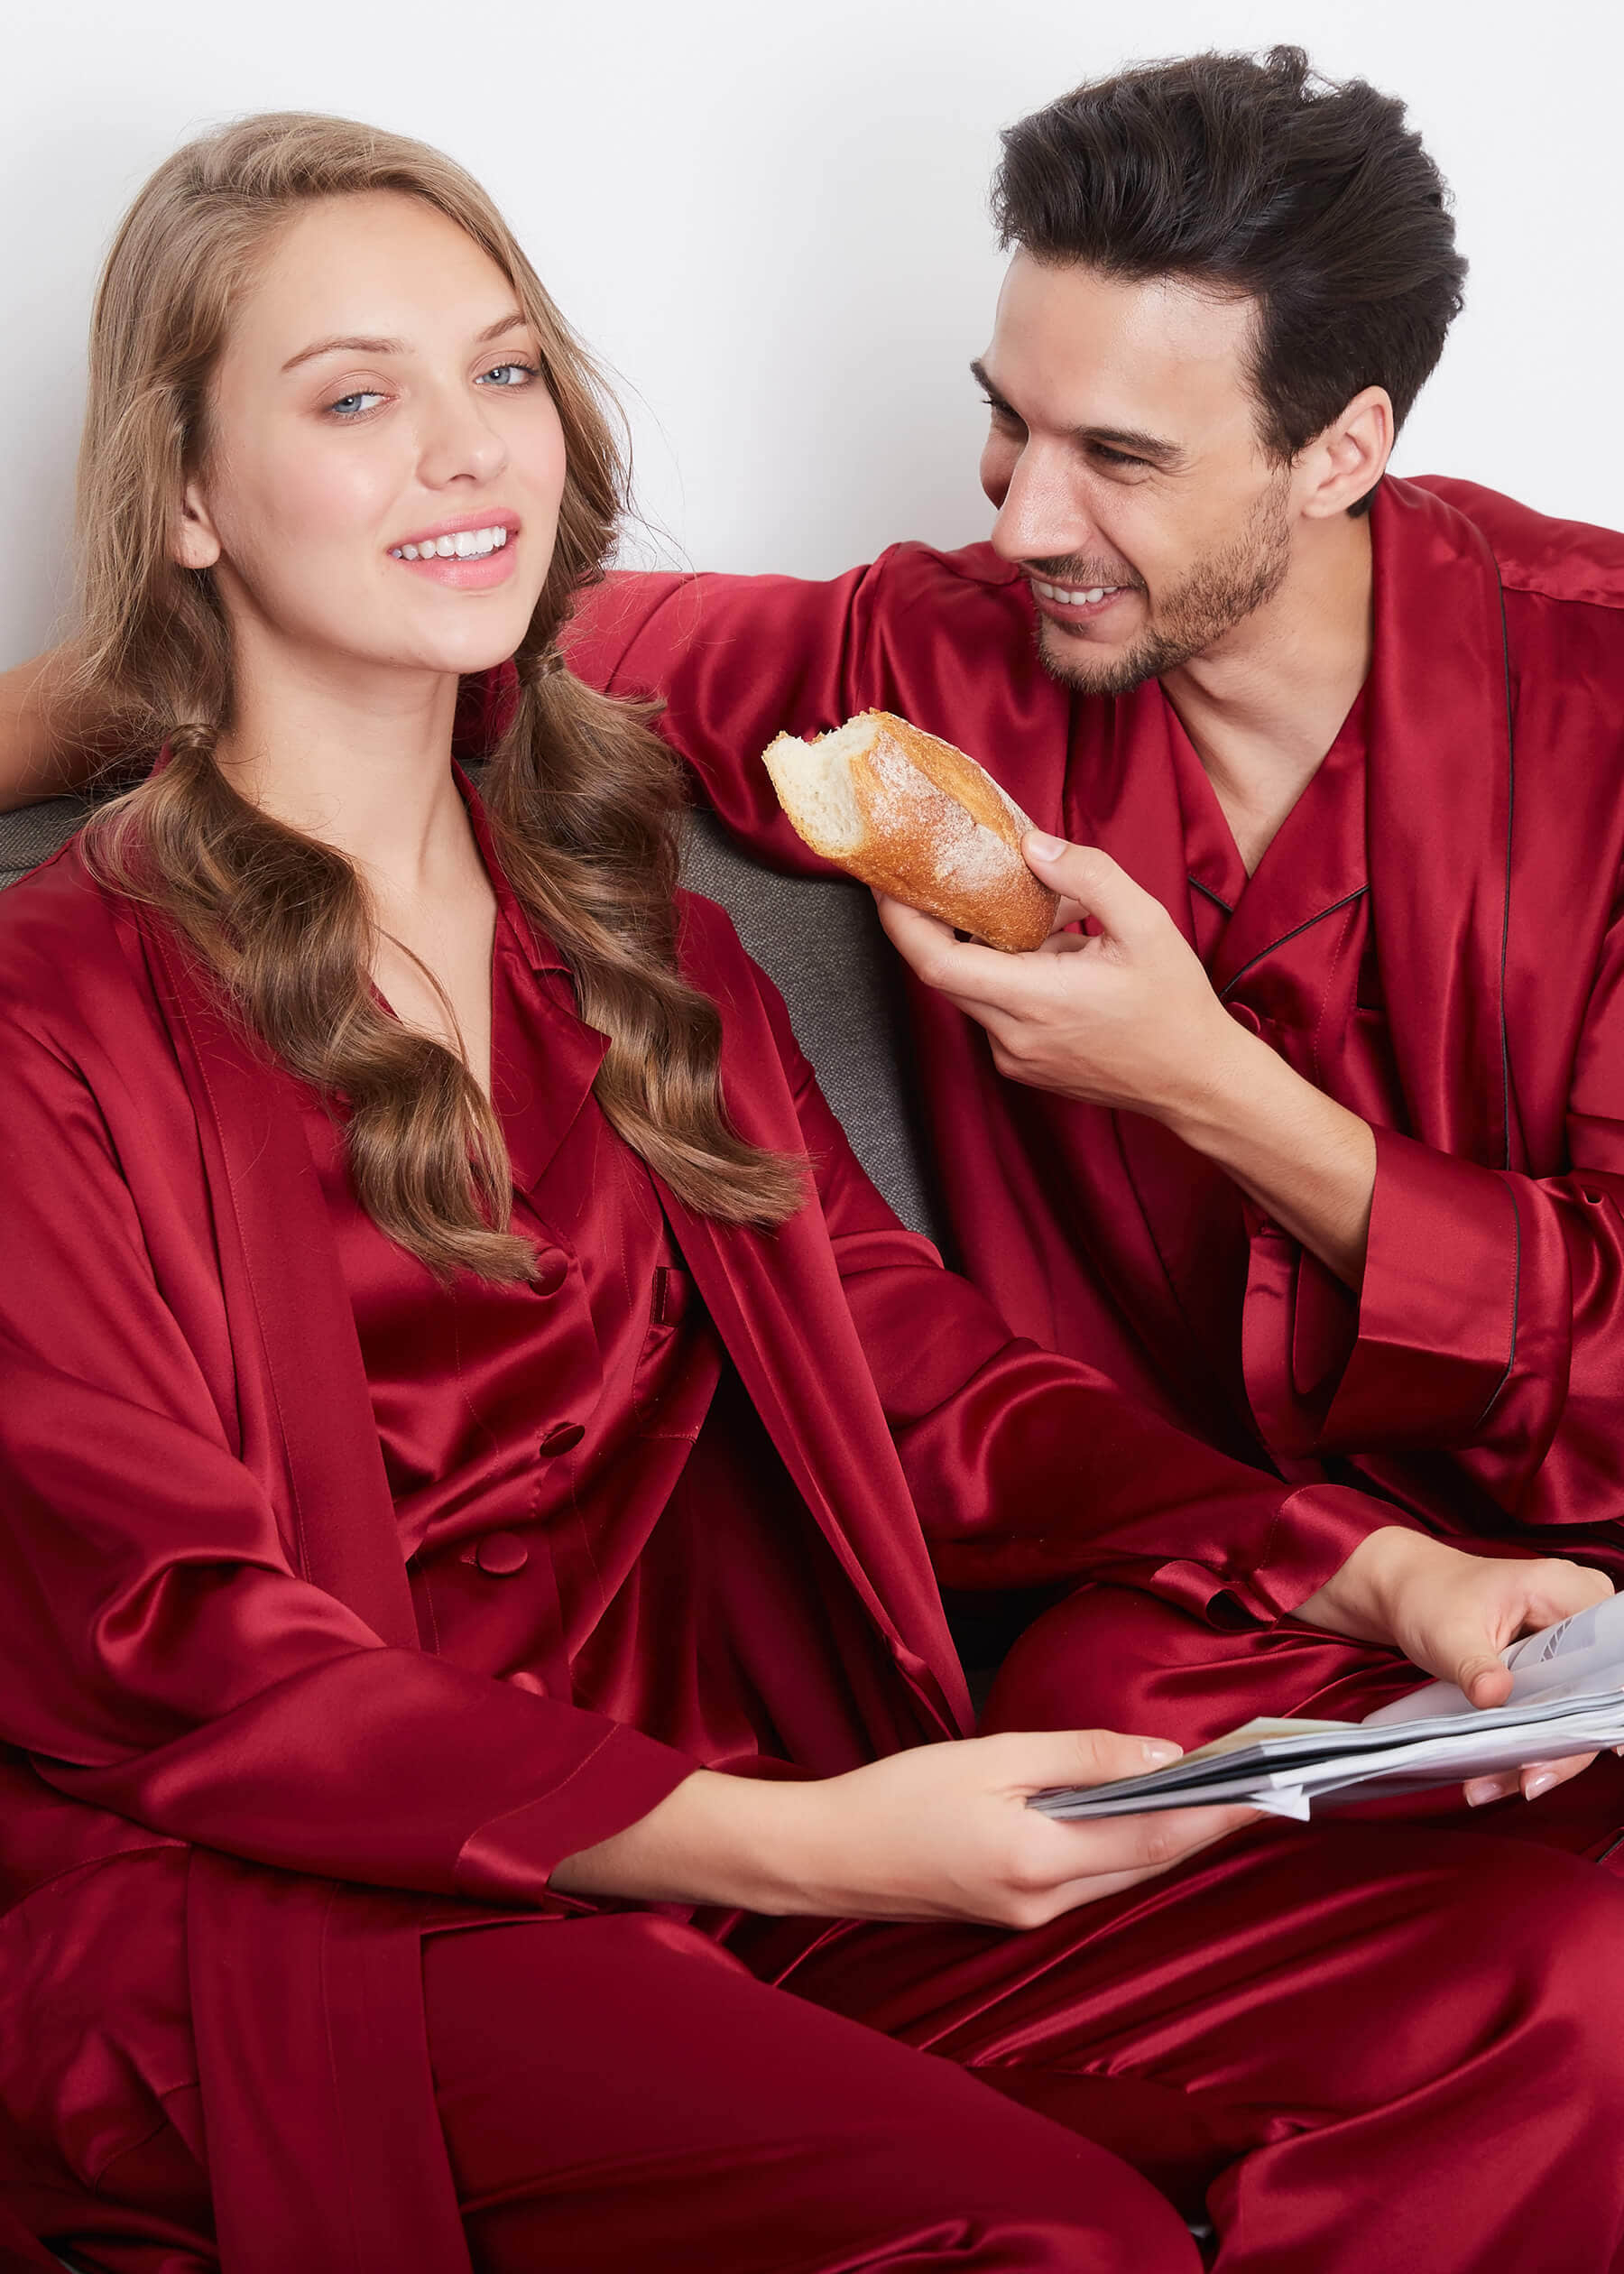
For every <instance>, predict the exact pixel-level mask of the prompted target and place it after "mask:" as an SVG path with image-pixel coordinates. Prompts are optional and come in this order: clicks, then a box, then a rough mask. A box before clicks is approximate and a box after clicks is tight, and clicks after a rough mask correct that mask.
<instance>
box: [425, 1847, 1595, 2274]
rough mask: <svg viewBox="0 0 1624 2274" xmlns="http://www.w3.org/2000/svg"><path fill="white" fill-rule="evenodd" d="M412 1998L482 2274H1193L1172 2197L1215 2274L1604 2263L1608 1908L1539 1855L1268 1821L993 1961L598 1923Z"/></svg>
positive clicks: (474, 1937) (658, 1921)
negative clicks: (1197, 2231) (1211, 2256)
mask: <svg viewBox="0 0 1624 2274" xmlns="http://www.w3.org/2000/svg"><path fill="white" fill-rule="evenodd" d="M424 1978H425V1983H426V1989H427V1996H428V2011H429V2043H430V2048H431V2050H432V2056H433V2062H434V2069H435V2076H436V2083H437V2091H438V2102H439V2107H440V2113H441V2121H442V2123H443V2125H444V2128H445V2131H446V2134H447V2138H448V2142H449V2145H450V2149H451V2155H452V2160H453V2167H454V2170H455V2173H456V2177H457V2186H458V2194H459V2198H460V2200H461V2201H462V2203H463V2204H464V2206H465V2217H466V2222H467V2224H468V2229H469V2233H470V2237H471V2239H472V2241H473V2244H474V2256H475V2264H476V2265H477V2266H480V2267H482V2268H484V2269H488V2270H489V2274H535V2269H541V2268H546V2269H558V2270H559V2274H563V2270H564V2269H567V2274H632V2270H633V2269H635V2274H647V2270H648V2269H652V2268H655V2267H658V2268H659V2269H660V2274H679V2270H680V2274H856V2269H870V2268H872V2269H881V2268H883V2269H909V2270H910V2274H911V2270H912V2269H926V2268H943V2269H946V2268H951V2269H960V2270H962V2274H983V2270H984V2274H991V2270H992V2269H1000V2274H1006V2270H1007V2274H1013V2269H1022V2274H1027V2270H1028V2269H1030V2270H1031V2274H1036V2270H1037V2269H1044V2274H1060V2270H1061V2269H1066V2274H1096V2270H1097V2274H1118V2269H1121V2274H1129V2269H1132V2274H1163V2269H1166V2270H1167V2274H1175V2269H1178V2274H1193V2270H1194V2269H1195V2268H1196V2266H1197V2264H1198V2262H1199V2261H1198V2258H1197V2254H1196V2252H1195V2247H1194V2245H1193V2244H1192V2243H1191V2242H1190V2240H1189V2238H1188V2236H1187V2234H1186V2232H1184V2229H1183V2226H1182V2223H1181V2222H1180V2220H1179V2218H1178V2216H1177V2215H1176V2213H1175V2211H1174V2210H1173V2209H1171V2208H1169V2205H1168V2200H1167V2198H1168V2196H1169V2195H1170V2196H1172V2197H1174V2198H1176V2200H1177V2201H1178V2202H1179V2203H1181V2204H1182V2205H1184V2206H1185V2207H1186V2208H1189V2209H1196V2210H1198V2209H1199V2206H1200V2205H1201V2203H1202V2200H1203V2197H1205V2200H1206V2202H1207V2205H1209V2210H1208V2214H1207V2215H1209V2216H1210V2217H1211V2218H1212V2219H1213V2222H1214V2223H1215V2224H1216V2226H1217V2228H1218V2231H1219V2236H1220V2247H1219V2255H1218V2259H1217V2264H1218V2266H1219V2267H1220V2268H1222V2269H1224V2270H1225V2274H1241V2269H1245V2274H1286V2270H1287V2269H1291V2270H1292V2274H1352V2269H1356V2268H1357V2269H1363V2274H1395V2270H1396V2269H1409V2270H1410V2274H1467V2269H1473V2274H1554V2270H1555V2269H1561V2274H1605V2269H1609V2268H1611V2267H1614V2266H1615V2265H1619V2264H1621V2263H1624V2249H1621V2244H1624V2155H1620V2152H1619V2140H1620V2139H1624V1889H1621V1888H1620V1887H1619V1885H1618V1884H1617V1883H1616V1882H1614V1881H1611V1880H1610V1879H1609V1878H1608V1877H1607V1876H1606V1875H1605V1874H1602V1873H1600V1872H1596V1871H1595V1870H1594V1869H1593V1867H1592V1866H1591V1865H1589V1864H1586V1863H1581V1862H1578V1861H1576V1860H1575V1859H1573V1858H1571V1857H1567V1856H1562V1855H1555V1854H1550V1853H1546V1852H1544V1851H1542V1850H1540V1849H1538V1848H1529V1847H1524V1846H1522V1845H1520V1844H1515V1843H1511V1842H1503V1841H1499V1840H1490V1839H1483V1840H1481V1841H1473V1842H1471V1843H1469V1844H1468V1843H1465V1842H1463V1840H1462V1839H1461V1838H1460V1837H1459V1836H1457V1835H1450V1834H1443V1835H1440V1834H1435V1833H1429V1832H1418V1833H1417V1832H1410V1831H1408V1830H1389V1829H1387V1828H1385V1827H1370V1828H1369V1829H1366V1828H1362V1827H1361V1828H1358V1829H1352V1828H1350V1829H1346V1830H1333V1831H1331V1832H1329V1833H1315V1834H1312V1835H1305V1834H1302V1833H1299V1832H1297V1831H1296V1829H1295V1828H1278V1827H1269V1828H1265V1829H1260V1830H1258V1831H1256V1832H1251V1833H1247V1834H1244V1835H1241V1837H1240V1838H1239V1839H1238V1840H1235V1841H1233V1842H1231V1843H1230V1844H1227V1845H1225V1846H1223V1847H1220V1848H1218V1849H1215V1850H1213V1851H1212V1853H1211V1856H1210V1857H1208V1858H1202V1859H1198V1860H1197V1862H1196V1863H1195V1864H1193V1865H1191V1866H1189V1867H1187V1868H1186V1869H1185V1870H1184V1871H1182V1872H1179V1873H1177V1874H1176V1875H1174V1876H1172V1877H1170V1878H1167V1879H1164V1880H1161V1881H1153V1882H1150V1883H1149V1884H1148V1885H1147V1886H1145V1887H1143V1888H1140V1889H1136V1890H1132V1891H1131V1892H1130V1893H1129V1894H1127V1895H1124V1896H1120V1897H1117V1898H1115V1899H1113V1900H1112V1901H1111V1902H1109V1903H1106V1904H1103V1905H1100V1906H1097V1907H1093V1908H1090V1909H1084V1910H1081V1911H1077V1912H1074V1913H1072V1914H1071V1915H1070V1916H1068V1917H1067V1918H1064V1919H1061V1920H1058V1921H1057V1922H1056V1923H1055V1924H1053V1925H1052V1926H1049V1927H1043V1928H1039V1929H1036V1930H1033V1931H1031V1932H1029V1933H1027V1934H1024V1935H1010V1934H1005V1933H1000V1932H993V1931H991V1930H988V1929H982V1928H961V1927H913V1926H864V1925H854V1924H846V1925H842V1926H838V1927H831V1928H826V1929H824V1930H822V1931H821V1932H820V1931H819V1930H818V1929H817V1928H815V1927H809V1926H808V1925H807V1922H805V1921H788V1920H786V1921H777V1922H773V1921H767V1920H752V1921H750V1922H748V1923H747V1925H746V1926H745V1927H743V1929H739V1930H736V1931H735V1933H734V1937H732V1940H731V1945H730V1946H729V1947H728V1948H725V1949H724V1948H720V1947H718V1946H716V1945H715V1943H712V1942H709V1941H707V1940H706V1938H705V1937H703V1936H701V1935H700V1934H699V1933H697V1931H696V1930H695V1929H694V1928H692V1927H683V1926H676V1925H673V1924H671V1923H669V1921H667V1920H665V1919H663V1918H658V1917H654V1916H651V1915H647V1914H641V1915H640V1914H622V1915H615V1916H606V1917H604V1918H594V1919H587V1920H584V1921H579V1922H570V1923H567V1924H562V1925H560V1924H556V1923H538V1924H536V1925H533V1926H532V1925H529V1924H523V1925H519V1926H495V1927H484V1928H479V1929H475V1930H470V1931H465V1932H457V1933H450V1934H445V1935H440V1936H437V1937H432V1938H431V1939H429V1940H428V1941H427V1942H426V1943H425V1946H424ZM989 2086H991V2087H992V2088H994V2089H993V2090H992V2091H989V2090H988V2089H987V2087H989ZM1130 2166H1137V2167H1138V2172H1136V2171H1135V2170H1133V2169H1130V2168H1129V2167H1130ZM1140 2173H1145V2174H1149V2175H1150V2176H1151V2177H1153V2178H1154V2179H1155V2180H1156V2182H1157V2183H1158V2186H1156V2187H1154V2188H1153V2187H1152V2186H1149V2185H1147V2183H1146V2180H1145V2179H1144V2178H1143V2177H1140V2176H1139V2174H1140ZM1163 2190H1165V2191H1166V2192H1165V2193H1164V2192H1162V2191H1163Z"/></svg>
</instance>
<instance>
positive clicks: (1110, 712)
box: [1065, 679, 1195, 946]
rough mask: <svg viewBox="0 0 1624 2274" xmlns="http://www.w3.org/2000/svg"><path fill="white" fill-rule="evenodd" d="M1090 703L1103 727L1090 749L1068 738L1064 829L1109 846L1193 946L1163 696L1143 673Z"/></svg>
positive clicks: (1082, 840) (1079, 840)
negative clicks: (1129, 687) (1137, 682)
mask: <svg viewBox="0 0 1624 2274" xmlns="http://www.w3.org/2000/svg"><path fill="white" fill-rule="evenodd" d="M1091 710H1092V712H1093V717H1094V718H1095V719H1102V715H1103V734H1102V735H1101V741H1100V744H1098V745H1097V746H1095V747H1094V748H1092V749H1086V748H1084V747H1082V746H1081V745H1080V744H1079V742H1078V740H1077V739H1076V738H1075V737H1074V741H1073V747H1072V758H1071V763H1070V766H1069V767H1068V768H1067V771H1066V800H1065V809H1066V835H1067V836H1068V837H1070V838H1071V839H1072V841H1073V843H1074V844H1077V845H1097V846H1100V847H1101V848H1102V850H1103V851H1104V852H1107V853H1109V854H1110V855H1111V857H1112V860H1113V861H1114V862H1115V863H1116V864H1117V865H1118V867H1119V868H1123V869H1126V870H1127V872H1128V874H1129V875H1130V877H1132V879H1133V881H1134V883H1136V884H1140V885H1142V886H1143V887H1144V889H1145V891H1146V892H1154V893H1155V895H1156V897H1157V899H1158V901H1160V902H1161V904H1162V906H1163V907H1164V908H1165V909H1166V910H1167V913H1168V915H1169V916H1171V917H1172V919H1173V920H1174V922H1175V923H1176V925H1177V926H1178V929H1179V930H1180V931H1181V932H1183V934H1184V936H1185V938H1186V939H1187V940H1189V941H1190V943H1191V945H1192V946H1194V945H1195V926H1194V924H1193V923H1192V921H1191V918H1190V884H1189V877H1188V874H1187V873H1186V872H1187V866H1188V864H1187V862H1186V857H1185V827H1184V815H1183V813H1182V811H1181V810H1180V808H1179V803H1178V780H1177V776H1176V774H1175V772H1174V770H1173V753H1172V745H1171V742H1170V739H1169V737H1170V733H1171V727H1170V723H1169V719H1168V716H1167V697H1166V696H1165V695H1164V694H1163V693H1162V690H1161V685H1160V682H1159V681H1158V680H1156V679H1148V680H1147V681H1146V682H1145V683H1144V685H1143V686H1141V687H1136V688H1135V689H1133V692H1132V693H1131V694H1130V695H1122V696H1119V697H1118V698H1116V700H1115V701H1114V702H1112V703H1109V704H1101V703H1099V702H1097V701H1094V702H1092V703H1091Z"/></svg>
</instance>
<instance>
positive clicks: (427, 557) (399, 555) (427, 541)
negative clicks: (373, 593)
mask: <svg viewBox="0 0 1624 2274" xmlns="http://www.w3.org/2000/svg"><path fill="white" fill-rule="evenodd" d="M518 534H519V516H518V514H517V513H509V512H508V511H507V509H506V508H505V507H498V508H497V509H496V510H495V511H494V512H486V513H465V514H463V515H462V516H461V518H460V519H458V520H457V521H451V522H440V523H439V524H438V526H437V527H435V528H433V529H428V530H422V531H420V532H417V533H416V534H415V535H413V536H411V537H409V538H407V539H405V540H404V541H402V542H401V543H400V544H398V545H392V546H390V548H389V558H390V559H391V560H398V561H399V562H400V563H401V567H402V568H408V567H409V568H411V569H413V570H414V571H415V572H416V574H418V575H419V576H421V577H427V578H429V579H430V580H431V581H432V582H433V583H435V584H441V585H448V586H450V587H452V588H453V589H454V590H455V591H458V592H484V591H486V590H488V589H489V588H490V587H492V586H494V585H499V584H504V583H505V582H506V581H507V579H508V578H509V577H511V576H512V573H513V565H514V559H515V552H514V542H515V540H516V539H517V537H518Z"/></svg>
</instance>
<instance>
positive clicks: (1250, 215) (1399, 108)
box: [992, 47, 1466, 513]
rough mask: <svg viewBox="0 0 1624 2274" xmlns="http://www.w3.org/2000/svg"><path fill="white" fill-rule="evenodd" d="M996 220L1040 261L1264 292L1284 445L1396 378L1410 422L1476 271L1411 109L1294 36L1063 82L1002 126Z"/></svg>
mask: <svg viewBox="0 0 1624 2274" xmlns="http://www.w3.org/2000/svg"><path fill="white" fill-rule="evenodd" d="M992 216H993V219H994V221H995V222H996V223H997V225H998V230H999V236H1000V241H1001V243H1002V244H1003V245H1005V246H1006V247H1008V246H1010V245H1018V246H1020V247H1021V248H1022V249H1023V250H1024V251H1026V252H1028V253H1029V254H1031V255H1032V256H1033V257H1034V258H1035V259H1037V260H1039V261H1056V262H1072V261H1075V262H1080V263H1084V264H1085V265H1086V266H1088V267H1090V268H1095V269H1098V270H1100V271H1101V272H1102V273H1103V274H1105V275H1108V276H1116V277H1122V278H1127V279H1133V280H1137V279H1139V278H1141V277H1149V276H1179V277H1185V278H1187V279H1188V280H1189V281H1190V282H1195V283H1205V284H1210V285H1212V286H1213V287H1215V288H1217V289H1220V290H1223V291H1233V292H1243V293H1246V294H1248V295H1250V297H1251V298H1252V299H1254V300H1256V301H1257V302H1258V306H1259V310H1260V321H1259V325H1258V331H1257V338H1256V342H1255V345H1254V347H1253V351H1252V357H1251V373H1250V376H1251V382H1252V385H1253V388H1254V390H1255V392H1256V394H1257V398H1258V402H1259V404H1260V410H1261V413H1262V433H1263V440H1264V444H1265V447H1266V448H1268V449H1269V451H1270V453H1271V454H1273V455H1275V456H1277V457H1278V458H1283V459H1284V458H1294V457H1295V456H1296V453H1297V452H1298V451H1299V450H1300V449H1301V448H1303V446H1304V445H1305V443H1306V442H1309V441H1311V440H1312V439H1313V438H1314V436H1315V435H1316V434H1320V433H1323V432H1324V429H1325V428H1326V427H1327V426H1329V425H1330V423H1331V421H1333V419H1334V418H1335V417H1336V415H1337V413H1338V412H1339V411H1342V410H1343V408H1344V406H1345V405H1346V404H1347V403H1348V402H1350V401H1351V400H1352V397H1353V396H1354V395H1356V394H1357V393H1359V391H1360V389H1361V387H1370V386H1380V387H1385V388H1386V389H1387V391H1388V393H1389V395H1390V396H1391V397H1392V400H1393V415H1394V418H1395V420H1396V421H1398V423H1399V424H1402V423H1403V421H1404V419H1405V416H1406V414H1407V411H1408V410H1409V407H1410V405H1411V403H1412V402H1414V401H1415V399H1416V395H1417V394H1418V393H1419V392H1420V389H1421V385H1422V383H1423V381H1424V380H1425V379H1426V376H1427V374H1428V373H1429V372H1430V371H1431V370H1432V368H1433V365H1435V363H1436V362H1437V360H1438V357H1439V356H1440V354H1441V353H1442V352H1443V347H1444V334H1445V333H1446V332H1447V331H1448V329H1449V327H1450V324H1451V323H1452V321H1453V319H1454V318H1455V317H1456V316H1457V315H1458V314H1459V312H1460V309H1461V302H1462V298H1463V285H1464V283H1465V279H1466V263H1465V261H1464V260H1463V257H1462V256H1461V254H1459V253H1457V252H1456V250H1455V242H1454V223H1453V220H1452V219H1451V217H1450V212H1449V193H1448V190H1447V189H1446V187H1445V185H1444V179H1443V176H1442V175H1441V174H1440V173H1439V171H1438V170H1437V168H1436V166H1435V165H1434V163H1433V162H1432V160H1431V159H1430V158H1429V157H1428V156H1427V154H1426V151H1425V150H1424V149H1423V148H1422V146H1421V137H1420V135H1419V134H1416V132H1415V131H1414V129H1413V128H1411V127H1408V126H1407V125H1405V119H1404V106H1403V104H1402V103H1401V102H1399V101H1398V98H1397V97H1394V96H1391V95H1383V94H1380V93H1379V92H1378V90H1377V89H1376V88H1373V87H1370V86H1369V85H1367V84H1366V82H1365V81H1364V80H1363V79H1349V80H1348V81H1347V82H1346V83H1345V84H1343V85H1341V86H1338V85H1333V84H1332V83H1330V82H1328V81H1326V80H1324V79H1316V78H1315V74H1314V73H1313V72H1312V70H1311V69H1310V68H1309V63H1308V59H1307V57H1306V55H1305V54H1304V52H1303V51H1302V49H1301V48H1295V47H1277V48H1271V49H1270V50H1269V53H1268V54H1267V55H1266V56H1265V57H1264V58H1263V60H1262V61H1261V62H1259V61H1256V60H1254V59H1253V58H1252V57H1250V56H1246V55H1192V56H1187V57H1184V58H1182V59H1180V60H1177V61H1175V62H1167V63H1151V64H1141V65H1138V66H1136V67H1135V68H1134V69H1130V70H1127V71H1122V72H1120V73H1118V75H1117V76H1116V77H1115V78H1114V79H1101V80H1098V81H1096V82H1095V83H1094V84H1093V85H1090V86H1085V87H1079V88H1075V89H1074V90H1073V92H1072V93H1071V94H1069V95H1063V96H1061V97H1060V98H1059V100H1058V101H1057V102H1054V103H1051V104H1050V105H1049V106H1048V107H1047V110H1040V111H1034V112H1033V114H1032V116H1030V117H1029V118H1023V119H1022V120H1021V121H1020V124H1019V125H1016V126H1011V127H1010V129H1009V131H1008V132H1007V133H1006V134H1005V135H1004V136H1003V157H1002V160H1001V162H1000V165H999V169H998V172H997V174H996V176H995V177H994V180H993V185H992ZM1374 494H1375V493H1374V490H1373V489H1372V490H1371V492H1370V494H1369V495H1366V496H1365V497H1364V498H1361V500H1360V502H1359V504H1357V505H1356V506H1355V507H1354V508H1353V511H1354V512H1355V513H1360V512H1363V511H1365V510H1366V509H1367V508H1368V506H1369V504H1370V497H1371V496H1373V495H1374Z"/></svg>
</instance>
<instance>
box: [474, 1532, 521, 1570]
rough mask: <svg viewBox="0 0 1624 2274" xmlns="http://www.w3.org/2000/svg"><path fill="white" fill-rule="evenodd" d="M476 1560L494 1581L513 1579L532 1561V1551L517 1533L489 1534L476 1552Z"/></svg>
mask: <svg viewBox="0 0 1624 2274" xmlns="http://www.w3.org/2000/svg"><path fill="white" fill-rule="evenodd" d="M474 1560H475V1563H476V1564H477V1565H478V1566H479V1568H480V1569H481V1571H486V1572H489V1574H490V1576H491V1577H492V1578H493V1579H507V1578H511V1577H512V1574H513V1573H514V1572H515V1571H522V1570H523V1569H524V1567H525V1565H526V1564H527V1563H529V1561H530V1549H529V1548H527V1547H526V1546H525V1544H524V1542H523V1540H521V1539H520V1537H519V1535H518V1533H517V1532H509V1531H494V1532H487V1533H486V1534H485V1536H484V1539H482V1540H481V1541H480V1543H479V1545H478V1547H477V1548H475V1550H474Z"/></svg>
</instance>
